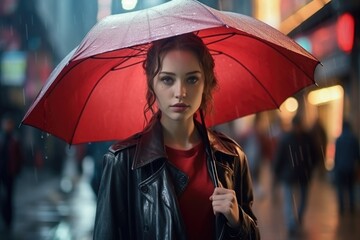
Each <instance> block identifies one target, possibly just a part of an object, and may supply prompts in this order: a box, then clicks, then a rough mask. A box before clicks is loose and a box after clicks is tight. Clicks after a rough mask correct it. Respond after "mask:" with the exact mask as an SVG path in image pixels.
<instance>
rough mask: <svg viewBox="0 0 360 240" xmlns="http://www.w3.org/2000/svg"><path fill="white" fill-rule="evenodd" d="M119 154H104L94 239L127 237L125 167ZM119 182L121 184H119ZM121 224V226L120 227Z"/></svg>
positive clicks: (105, 239)
mask: <svg viewBox="0 0 360 240" xmlns="http://www.w3.org/2000/svg"><path fill="white" fill-rule="evenodd" d="M120 158H121V155H120V156H119V155H115V154H114V153H112V152H109V153H107V154H105V156H104V159H103V173H102V177H101V182H100V187H99V192H98V199H97V209H96V217H95V225H94V236H93V239H94V240H110V239H127V237H128V232H127V231H128V229H129V228H128V227H127V221H126V217H125V216H127V213H126V211H127V210H126V206H125V203H124V197H123V196H122V194H121V193H126V191H127V189H126V186H127V184H126V178H127V177H126V176H127V172H126V171H127V170H126V169H127V168H126V166H124V164H125V162H124V160H123V159H120ZM120 183H121V184H120ZM120 226H121V228H120Z"/></svg>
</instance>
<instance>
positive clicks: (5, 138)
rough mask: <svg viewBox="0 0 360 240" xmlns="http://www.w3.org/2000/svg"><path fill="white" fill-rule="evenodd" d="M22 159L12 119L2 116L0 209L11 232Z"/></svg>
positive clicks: (0, 134) (0, 135)
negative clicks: (0, 192) (16, 184)
mask: <svg viewBox="0 0 360 240" xmlns="http://www.w3.org/2000/svg"><path fill="white" fill-rule="evenodd" d="M22 157H23V156H22V148H21V144H20V140H19V138H18V136H17V134H16V132H15V122H14V119H13V118H12V116H10V115H4V116H3V118H2V122H1V133H0V190H1V189H3V191H2V192H3V195H4V196H2V198H3V199H0V203H1V206H0V208H1V216H2V218H3V220H4V223H5V225H6V228H7V229H8V230H11V228H12V224H13V195H14V183H15V178H16V176H17V175H18V173H19V172H20V169H21V165H22V160H23V159H22ZM0 197H1V195H0Z"/></svg>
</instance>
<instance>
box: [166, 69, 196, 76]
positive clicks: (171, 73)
mask: <svg viewBox="0 0 360 240" xmlns="http://www.w3.org/2000/svg"><path fill="white" fill-rule="evenodd" d="M198 73H200V74H201V71H198V70H195V71H192V72H188V73H186V75H192V74H198ZM159 74H167V75H173V76H175V75H176V74H175V73H173V72H166V71H162V72H160V73H159Z"/></svg>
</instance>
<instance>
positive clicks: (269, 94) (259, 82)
mask: <svg viewBox="0 0 360 240" xmlns="http://www.w3.org/2000/svg"><path fill="white" fill-rule="evenodd" d="M210 50H211V51H213V52H216V53H218V54H223V55H225V56H227V57H228V58H231V59H232V60H234V61H235V62H237V63H238V64H240V65H241V66H242V67H243V68H244V69H245V70H246V71H247V72H248V73H249V74H250V75H251V76H252V77H253V78H254V79H255V80H256V81H257V82H258V84H259V85H260V86H261V87H262V88H263V89H264V91H265V92H266V93H267V94H268V96H270V98H271V100H272V102H273V103H274V104H275V106H276V107H277V108H279V107H280V106H279V105H278V104H277V103H276V101H275V99H274V98H273V96H272V95H271V93H270V92H269V91H268V90H267V89H266V88H265V86H264V85H263V84H262V83H261V81H259V79H258V78H257V77H256V76H255V75H254V74H253V73H252V72H251V71H250V70H249V69H248V68H247V67H246V66H245V65H244V64H243V63H241V62H240V61H239V60H237V59H236V58H234V57H232V56H231V55H229V54H227V53H224V52H221V51H217V50H212V49H210Z"/></svg>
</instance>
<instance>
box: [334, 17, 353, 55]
mask: <svg viewBox="0 0 360 240" xmlns="http://www.w3.org/2000/svg"><path fill="white" fill-rule="evenodd" d="M354 32H355V20H354V17H353V16H352V15H351V14H350V13H344V14H343V15H341V16H340V17H339V19H338V21H337V26H336V33H337V40H338V45H339V48H340V49H341V50H343V51H344V52H347V53H349V52H351V50H352V48H353V45H354V34H355V33H354Z"/></svg>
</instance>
